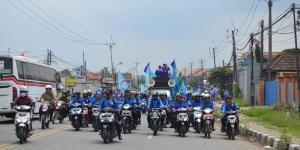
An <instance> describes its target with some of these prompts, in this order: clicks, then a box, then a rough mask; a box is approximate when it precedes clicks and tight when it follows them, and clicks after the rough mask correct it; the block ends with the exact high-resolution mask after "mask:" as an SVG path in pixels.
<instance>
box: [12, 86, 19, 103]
mask: <svg viewBox="0 0 300 150" xmlns="http://www.w3.org/2000/svg"><path fill="white" fill-rule="evenodd" d="M12 94H13V98H12V101H13V102H14V101H15V100H16V99H17V97H18V89H17V88H16V87H13V88H12Z"/></svg>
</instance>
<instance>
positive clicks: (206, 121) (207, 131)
mask: <svg viewBox="0 0 300 150" xmlns="http://www.w3.org/2000/svg"><path fill="white" fill-rule="evenodd" d="M212 113H213V110H212V109H210V108H205V109H204V110H203V114H202V115H203V122H202V125H203V126H202V132H203V133H204V136H205V137H207V138H210V137H211V133H212V122H213V120H214V116H213V114H212Z"/></svg>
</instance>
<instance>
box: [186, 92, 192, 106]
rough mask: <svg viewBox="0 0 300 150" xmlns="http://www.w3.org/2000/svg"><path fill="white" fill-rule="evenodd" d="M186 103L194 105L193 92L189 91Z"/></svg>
mask: <svg viewBox="0 0 300 150" xmlns="http://www.w3.org/2000/svg"><path fill="white" fill-rule="evenodd" d="M185 101H186V102H187V104H188V105H189V106H191V104H192V91H190V90H189V91H187V93H186V96H185Z"/></svg>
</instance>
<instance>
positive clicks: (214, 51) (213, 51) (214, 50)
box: [210, 47, 218, 70]
mask: <svg viewBox="0 0 300 150" xmlns="http://www.w3.org/2000/svg"><path fill="white" fill-rule="evenodd" d="M217 49H218V48H217V47H213V48H210V50H212V52H211V54H212V56H213V59H214V69H215V70H216V68H217V65H216V50H217Z"/></svg>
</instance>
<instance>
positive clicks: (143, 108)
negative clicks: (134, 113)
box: [140, 99, 147, 113]
mask: <svg viewBox="0 0 300 150" xmlns="http://www.w3.org/2000/svg"><path fill="white" fill-rule="evenodd" d="M140 108H141V111H142V113H146V112H147V101H146V100H145V99H142V101H141V104H140Z"/></svg>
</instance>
